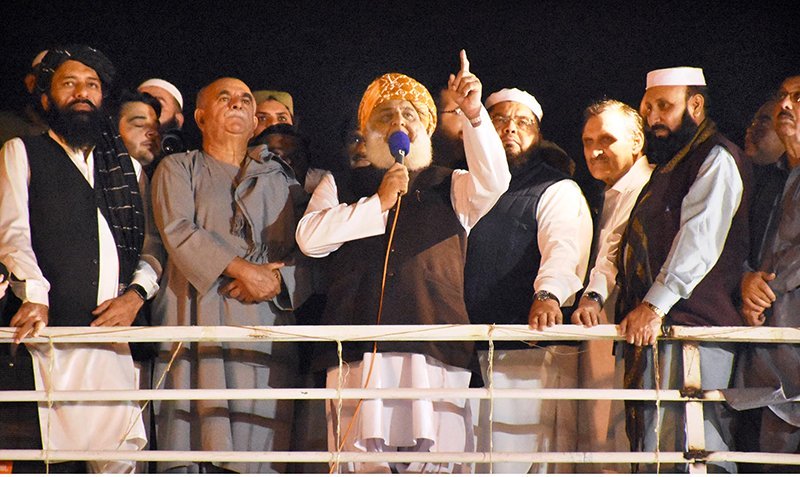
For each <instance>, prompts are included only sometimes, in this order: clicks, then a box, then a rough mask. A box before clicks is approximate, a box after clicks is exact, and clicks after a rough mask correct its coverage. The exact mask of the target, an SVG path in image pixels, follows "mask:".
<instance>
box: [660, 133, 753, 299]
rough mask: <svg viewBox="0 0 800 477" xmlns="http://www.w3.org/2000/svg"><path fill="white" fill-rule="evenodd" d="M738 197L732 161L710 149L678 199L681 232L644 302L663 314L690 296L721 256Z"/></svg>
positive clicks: (737, 177) (736, 171)
mask: <svg viewBox="0 0 800 477" xmlns="http://www.w3.org/2000/svg"><path fill="white" fill-rule="evenodd" d="M743 191H744V185H743V184H742V178H741V176H740V175H739V169H738V168H737V167H736V162H735V161H734V159H733V156H731V154H730V153H729V152H728V151H727V150H726V149H725V148H724V147H722V146H714V148H713V149H711V151H710V152H709V154H708V156H707V157H706V159H705V160H704V161H703V164H702V165H701V166H700V170H699V171H698V173H697V178H696V179H695V181H694V183H693V184H692V186H691V187H690V188H689V192H688V193H687V194H686V197H684V198H683V202H682V203H681V219H680V229H679V230H678V233H677V235H676V236H675V239H674V240H673V241H672V247H671V248H670V251H669V255H667V259H666V260H665V261H664V265H663V266H662V267H661V271H660V272H659V274H658V276H657V277H656V281H655V283H653V285H652V286H651V287H650V290H649V291H648V292H647V294H646V295H645V297H644V300H645V301H647V302H649V303H652V304H653V305H655V306H657V307H658V308H660V309H661V310H663V311H664V312H665V313H666V312H669V310H670V309H671V308H672V306H673V305H675V303H677V301H678V300H680V299H681V298H683V299H686V298H689V297H690V296H691V294H692V291H693V290H694V288H695V287H696V286H697V284H698V283H700V281H701V280H702V279H703V278H704V277H705V276H706V275H707V274H708V272H709V271H711V269H712V268H713V267H714V265H715V264H716V263H717V260H719V257H720V255H722V248H723V247H724V245H725V240H726V239H727V237H728V231H729V230H730V228H731V223H732V222H733V216H734V215H735V214H736V211H737V210H739V204H740V203H741V201H742V193H743Z"/></svg>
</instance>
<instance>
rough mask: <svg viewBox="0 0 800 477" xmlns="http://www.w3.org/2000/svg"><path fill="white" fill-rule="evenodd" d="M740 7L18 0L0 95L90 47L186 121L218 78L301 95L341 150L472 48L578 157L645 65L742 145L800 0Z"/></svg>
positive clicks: (306, 127) (7, 35)
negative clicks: (589, 124) (177, 96)
mask: <svg viewBox="0 0 800 477" xmlns="http://www.w3.org/2000/svg"><path fill="white" fill-rule="evenodd" d="M50 3H54V4H56V3H57V4H58V6H49V5H46V4H50ZM720 3H722V2H720ZM726 3H727V2H726ZM731 3H734V4H741V5H743V6H739V7H732V6H730V5H728V6H724V7H719V6H716V5H715V4H704V3H703V2H694V3H691V2H668V1H664V2H661V3H659V4H652V5H650V4H648V3H647V2H639V1H636V2H628V3H627V4H602V3H599V2H588V1H587V2H575V3H571V2H569V1H563V2H557V1H555V2H541V1H528V2H501V1H494V2H490V3H473V2H462V3H455V2H452V3H444V2H442V3H440V2H424V3H423V2H421V3H419V4H418V5H414V4H411V3H405V2H391V3H389V2H386V3H384V2H377V1H376V2H321V1H318V2H305V1H297V2H291V3H287V4H285V5H284V4H279V3H278V2H266V1H259V2H244V1H241V2H230V1H228V2H210V1H209V2H196V3H189V2H187V3H170V2H158V3H147V2H120V3H119V4H118V3H116V2H41V1H40V2H20V1H18V0H12V1H4V2H2V5H0V18H2V19H3V24H4V26H3V31H2V40H3V41H2V53H3V54H2V60H0V61H2V71H3V75H2V82H3V83H2V88H0V91H2V94H3V96H2V99H3V101H4V103H5V104H11V103H12V102H13V101H14V99H15V98H16V97H18V96H19V95H21V94H22V93H21V92H22V86H21V80H22V76H23V75H24V73H25V71H26V69H27V67H28V65H29V64H30V61H31V59H32V58H33V56H35V54H36V53H37V52H38V51H40V50H42V49H44V48H47V47H48V46H51V45H54V44H59V43H61V44H64V43H70V42H84V43H88V44H90V45H92V46H95V47H96V48H99V49H101V50H102V51H103V52H105V53H106V54H107V55H108V56H109V57H110V58H111V59H112V61H113V62H114V63H115V65H116V66H117V69H118V71H119V73H120V75H119V79H118V80H117V84H116V86H119V87H135V86H136V85H137V84H138V83H139V82H140V81H142V80H143V79H146V78H148V77H152V76H158V77H163V78H165V79H168V80H170V81H172V82H173V83H175V84H176V85H177V86H178V87H179V88H180V89H181V91H182V92H183V93H184V98H185V99H186V102H187V107H188V108H187V109H188V110H187V113H188V114H187V117H191V113H192V111H193V107H194V95H195V93H196V91H197V90H198V89H199V88H200V87H201V86H203V85H205V84H206V83H208V82H210V81H211V80H213V79H214V78H216V77H219V76H236V77H239V78H241V79H242V80H244V81H245V82H246V83H247V84H248V85H250V87H251V88H252V89H265V88H270V89H284V90H287V91H290V92H291V93H292V94H293V96H294V98H295V110H296V112H297V114H298V115H299V116H300V118H301V129H302V130H303V131H304V132H306V133H307V134H309V135H310V136H311V138H312V140H314V141H315V142H316V143H317V144H318V145H322V146H323V148H326V147H327V148H331V147H333V146H334V145H335V144H336V137H337V134H338V128H339V126H340V124H341V123H342V121H343V120H344V119H345V117H346V115H347V114H348V112H350V111H352V110H354V108H355V106H356V105H357V102H358V100H359V99H360V96H361V94H362V92H363V90H364V89H365V87H366V86H367V84H369V82H370V81H371V80H372V79H373V78H375V77H376V76H378V75H380V74H382V73H385V72H387V71H400V72H403V73H406V74H409V75H410V76H413V77H415V78H416V79H418V80H420V81H421V82H423V83H424V84H426V85H427V86H428V87H429V88H431V89H432V90H433V89H434V88H436V87H437V86H439V85H441V84H443V83H444V82H445V81H446V79H447V74H448V73H450V72H453V71H455V70H456V69H457V68H458V50H459V49H460V48H466V50H467V52H468V54H469V57H470V61H471V63H472V66H473V67H472V70H473V72H475V74H476V75H478V77H479V78H480V79H481V80H482V82H483V84H484V98H485V97H486V96H488V94H489V93H491V92H492V91H495V90H497V89H500V88H502V87H514V86H516V87H519V88H521V89H525V90H527V91H529V92H530V93H532V94H533V95H534V96H536V98H537V99H538V100H539V102H540V103H541V104H542V106H543V108H544V118H543V124H542V129H543V132H544V135H545V137H547V138H549V139H551V140H554V141H555V142H557V143H559V144H560V145H561V146H562V147H564V148H565V149H566V150H567V151H568V152H570V153H571V154H572V155H573V157H574V158H576V159H578V161H577V162H578V163H579V164H582V163H583V160H582V155H581V148H580V131H579V129H580V121H581V112H582V109H583V108H584V107H585V106H586V105H587V104H588V103H589V102H590V101H592V100H594V99H598V98H601V97H603V96H608V97H614V98H617V99H620V100H623V101H625V102H627V103H629V104H632V105H634V106H636V107H638V103H639V100H640V99H641V95H642V92H643V91H644V82H645V75H646V73H647V71H649V70H651V69H655V68H662V67H669V66H680V65H691V66H701V67H703V68H704V69H705V74H706V79H707V81H708V82H709V87H710V91H711V99H712V108H713V109H712V117H713V118H714V119H715V120H716V121H717V122H718V124H719V126H720V128H721V129H722V131H723V132H725V133H726V134H727V135H728V136H729V137H730V138H731V139H733V140H734V141H736V142H737V143H741V141H742V137H743V133H744V128H745V127H746V125H747V123H748V121H749V118H750V117H751V116H752V114H753V112H754V111H755V110H756V109H757V107H758V106H759V105H760V104H761V103H762V102H763V100H764V99H765V98H766V97H767V95H768V94H769V93H770V92H772V91H774V89H775V88H776V87H777V85H778V84H779V83H780V80H781V79H782V78H783V77H785V76H788V75H789V74H792V73H794V74H797V73H798V72H800V32H799V31H798V30H799V29H800V21H798V20H797V16H796V14H794V12H795V11H796V2H784V3H782V4H779V3H769V5H763V4H762V3H766V2H760V1H759V2H755V1H754V2H750V3H744V2H731ZM231 5H236V7H233V6H231ZM793 5H794V6H793ZM790 12H792V13H791V14H790ZM191 127H192V128H193V124H191Z"/></svg>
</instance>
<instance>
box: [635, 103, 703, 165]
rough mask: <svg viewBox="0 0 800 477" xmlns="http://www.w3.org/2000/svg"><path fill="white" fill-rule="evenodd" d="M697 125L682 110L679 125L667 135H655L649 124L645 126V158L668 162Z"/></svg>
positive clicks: (660, 162)
mask: <svg viewBox="0 0 800 477" xmlns="http://www.w3.org/2000/svg"><path fill="white" fill-rule="evenodd" d="M698 128H699V126H698V125H697V124H695V123H694V121H692V117H691V116H690V115H689V113H688V112H687V111H684V112H683V117H682V118H681V125H680V127H679V128H678V130H677V131H675V132H672V131H670V132H669V134H667V137H663V138H661V137H657V136H656V135H655V134H653V130H652V129H651V128H650V127H649V126H645V128H644V134H645V139H646V141H647V148H646V150H647V159H648V160H649V161H650V162H652V163H654V164H658V165H662V164H666V163H667V162H669V161H670V160H671V159H672V158H673V157H675V154H677V153H678V151H680V150H681V148H683V146H685V145H687V144H689V141H691V140H692V138H693V137H694V135H695V134H697V129H698Z"/></svg>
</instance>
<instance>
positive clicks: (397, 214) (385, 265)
mask: <svg viewBox="0 0 800 477" xmlns="http://www.w3.org/2000/svg"><path fill="white" fill-rule="evenodd" d="M402 198H403V196H402V195H401V194H399V193H398V194H397V204H396V205H395V213H394V219H393V220H392V228H391V229H390V230H389V241H388V243H387V244H386V254H385V256H384V259H383V273H382V274H381V294H380V298H379V299H378V316H377V318H376V320H375V324H376V325H380V324H381V316H382V315H383V296H384V294H385V292H386V274H387V272H388V270H389V254H390V253H391V252H392V243H393V242H394V231H395V229H396V228H397V218H398V217H400V204H401V203H402ZM377 352H378V342H377V341H373V342H372V356H371V358H370V362H369V370H368V371H367V380H366V382H365V383H364V387H363V389H367V388H368V387H369V383H370V380H371V379H372V370H373V368H374V366H375V354H377ZM339 372H340V373H341V370H340V371H339ZM362 402H364V398H360V399H359V400H358V404H356V409H355V411H353V417H352V418H351V419H350V423H349V424H348V425H347V429H346V430H345V431H344V435H343V436H341V437H340V439H339V442H338V445H337V446H336V447H337V449H336V451H337V452H341V451H342V448H343V447H344V443H345V441H346V440H347V436H349V435H350V431H351V430H352V429H353V423H355V422H356V418H357V417H358V412H359V411H360V410H361V403H362ZM340 419H341V416H340ZM333 467H334V465H333V464H332V465H331V466H330V470H329V472H328V473H329V474H333V473H334V472H335V469H334V468H333Z"/></svg>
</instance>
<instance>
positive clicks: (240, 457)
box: [0, 449, 800, 471]
mask: <svg viewBox="0 0 800 477" xmlns="http://www.w3.org/2000/svg"><path fill="white" fill-rule="evenodd" d="M333 454H335V453H333V452H288V451H287V452H262V451H250V452H243V451H240V452H236V451H225V452H214V451H144V450H142V451H67V450H51V451H50V457H51V459H52V460H54V461H72V460H104V461H106V460H132V461H152V462H173V461H182V460H183V461H185V460H191V461H194V462H220V461H222V462H321V463H324V462H329V461H331V460H332V459H333V458H334V456H333ZM0 455H2V456H3V458H4V459H8V460H43V457H44V455H45V451H43V450H20V449H0ZM340 457H341V460H342V461H343V462H400V463H404V462H409V461H412V462H431V463H436V462H467V463H489V462H490V459H495V460H497V461H503V462H534V461H535V462H543V463H577V464H596V463H618V462H630V463H653V462H655V460H656V453H655V452H531V453H524V452H495V455H494V457H490V456H489V454H488V453H486V452H374V453H371V452H342V453H341V456H340ZM659 458H660V460H661V462H662V463H683V464H686V463H692V460H691V459H686V458H685V456H684V453H683V452H661V453H660V456H659ZM703 461H704V462H747V463H774V464H783V465H800V454H777V453H767V452H727V451H726V452H721V451H720V452H709V454H708V456H707V457H705V456H704V457H703ZM798 471H800V468H798Z"/></svg>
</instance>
